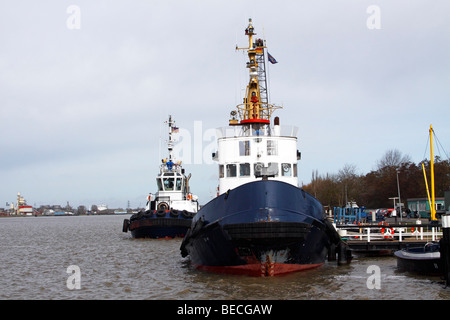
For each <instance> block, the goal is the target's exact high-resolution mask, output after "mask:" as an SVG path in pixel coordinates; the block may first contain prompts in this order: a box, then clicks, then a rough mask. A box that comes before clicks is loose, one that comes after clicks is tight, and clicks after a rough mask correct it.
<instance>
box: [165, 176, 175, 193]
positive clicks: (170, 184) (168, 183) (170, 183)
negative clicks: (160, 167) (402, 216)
mask: <svg viewBox="0 0 450 320" xmlns="http://www.w3.org/2000/svg"><path fill="white" fill-rule="evenodd" d="M163 184H164V191H173V188H174V178H163Z"/></svg>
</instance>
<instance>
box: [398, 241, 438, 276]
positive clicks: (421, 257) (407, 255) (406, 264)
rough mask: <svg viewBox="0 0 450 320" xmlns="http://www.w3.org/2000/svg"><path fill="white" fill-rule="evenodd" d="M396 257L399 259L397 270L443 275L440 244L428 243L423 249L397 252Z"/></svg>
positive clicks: (414, 248)
mask: <svg viewBox="0 0 450 320" xmlns="http://www.w3.org/2000/svg"><path fill="white" fill-rule="evenodd" d="M394 255H395V256H396V258H397V268H398V269H399V270H401V271H409V272H412V273H418V274H423V275H430V276H433V275H441V274H442V273H443V272H442V265H441V253H440V245H439V243H436V242H428V243H427V244H425V246H423V247H413V248H406V249H403V250H399V251H396V252H395V253H394Z"/></svg>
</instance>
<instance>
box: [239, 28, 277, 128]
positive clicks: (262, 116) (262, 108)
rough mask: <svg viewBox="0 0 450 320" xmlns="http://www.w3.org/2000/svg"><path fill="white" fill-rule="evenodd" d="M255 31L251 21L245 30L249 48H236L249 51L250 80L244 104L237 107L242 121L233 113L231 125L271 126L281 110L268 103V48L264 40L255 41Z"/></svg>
mask: <svg viewBox="0 0 450 320" xmlns="http://www.w3.org/2000/svg"><path fill="white" fill-rule="evenodd" d="M254 31H255V29H254V28H253V25H252V19H249V24H248V27H247V28H246V29H245V35H247V36H248V47H241V48H240V47H238V46H236V50H247V53H248V62H247V68H248V69H249V76H250V79H249V83H248V85H247V89H246V92H245V97H244V103H242V104H239V105H237V109H238V112H239V118H240V121H239V120H237V119H236V112H235V111H232V112H231V117H232V119H230V125H246V124H262V125H264V124H270V117H271V115H272V113H273V111H274V110H275V109H278V108H280V107H276V106H273V105H271V104H269V103H268V96H267V81H266V70H265V58H264V49H265V48H266V46H265V43H264V41H263V40H262V39H256V40H255V41H254V40H253V36H254V35H256V33H255V32H254Z"/></svg>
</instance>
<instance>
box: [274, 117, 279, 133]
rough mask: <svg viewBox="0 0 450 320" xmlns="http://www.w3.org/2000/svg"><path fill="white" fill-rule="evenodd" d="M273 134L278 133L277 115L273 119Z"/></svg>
mask: <svg viewBox="0 0 450 320" xmlns="http://www.w3.org/2000/svg"><path fill="white" fill-rule="evenodd" d="M273 134H274V136H279V135H280V118H278V117H275V119H274V120H273Z"/></svg>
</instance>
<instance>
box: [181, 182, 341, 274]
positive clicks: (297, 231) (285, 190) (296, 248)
mask: <svg viewBox="0 0 450 320" xmlns="http://www.w3.org/2000/svg"><path fill="white" fill-rule="evenodd" d="M333 236H334V235H333V234H332V233H330V229H329V223H327V222H326V218H325V217H324V213H323V207H322V205H321V204H320V202H319V201H318V200H317V199H315V198H314V197H312V196H311V195H310V194H308V193H307V192H305V191H303V190H302V189H300V188H297V187H295V186H292V185H290V184H287V183H284V182H279V181H273V180H262V181H257V182H251V183H248V184H244V185H242V186H239V187H237V188H235V189H233V190H231V191H229V192H227V193H225V194H222V195H221V196H219V197H217V198H215V199H213V200H212V201H210V202H209V203H208V204H207V205H205V206H204V207H203V208H202V209H201V210H200V211H199V212H198V213H197V215H196V216H195V217H194V219H193V222H192V226H191V228H190V229H189V231H188V233H187V234H186V236H185V238H184V239H183V243H182V245H181V252H182V255H183V256H187V255H189V256H190V259H191V262H192V263H193V264H194V265H195V266H197V267H198V268H200V269H205V270H210V271H218V272H227V273H236V274H248V275H255V276H267V275H277V274H281V273H289V272H293V271H300V270H305V269H310V268H314V267H318V266H320V265H322V264H323V263H324V262H325V259H326V257H327V254H328V248H329V247H330V243H331V242H333V239H332V238H333ZM337 241H338V240H337V239H335V241H334V242H337Z"/></svg>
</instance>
